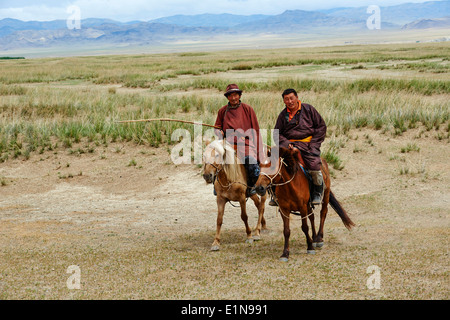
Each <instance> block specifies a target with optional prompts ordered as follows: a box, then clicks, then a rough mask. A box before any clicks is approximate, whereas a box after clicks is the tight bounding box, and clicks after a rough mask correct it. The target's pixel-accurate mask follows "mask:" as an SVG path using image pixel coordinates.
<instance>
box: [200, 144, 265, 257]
mask: <svg viewBox="0 0 450 320" xmlns="http://www.w3.org/2000/svg"><path fill="white" fill-rule="evenodd" d="M203 162H204V164H203V170H202V171H203V179H205V181H206V183H212V184H214V189H215V191H216V193H217V224H216V235H215V238H214V242H213V244H212V246H211V251H217V250H219V248H220V230H221V227H222V223H223V215H224V211H225V205H226V203H227V202H230V201H236V202H239V205H240V207H241V219H242V221H243V222H244V224H245V231H246V233H247V240H246V242H247V243H252V242H253V240H260V238H261V230H264V229H267V228H266V221H265V219H264V207H265V201H266V197H267V196H266V195H263V196H261V197H258V195H256V194H255V195H253V196H251V197H250V198H251V199H252V200H253V202H254V204H255V206H256V208H257V209H258V222H257V225H256V228H255V230H254V234H253V235H252V230H251V228H250V227H249V225H248V216H247V209H246V202H247V197H246V190H247V174H246V170H245V167H244V165H243V164H242V163H240V162H239V160H238V158H237V157H236V153H235V150H234V148H233V146H232V145H230V144H229V143H227V142H224V141H223V140H215V141H213V142H212V143H210V144H208V145H207V147H206V149H205V152H204V153H203Z"/></svg>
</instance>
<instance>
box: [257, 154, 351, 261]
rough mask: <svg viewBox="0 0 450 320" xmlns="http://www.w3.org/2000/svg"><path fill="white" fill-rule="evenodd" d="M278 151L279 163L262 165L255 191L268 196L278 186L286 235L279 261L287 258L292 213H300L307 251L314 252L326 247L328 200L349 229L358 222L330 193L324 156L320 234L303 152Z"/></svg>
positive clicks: (278, 197) (280, 208) (277, 190)
mask: <svg viewBox="0 0 450 320" xmlns="http://www.w3.org/2000/svg"><path fill="white" fill-rule="evenodd" d="M272 149H274V148H272ZM278 152H279V159H278V160H277V161H278V163H277V165H276V166H271V163H270V162H267V163H264V164H261V174H260V175H259V178H258V181H257V182H256V192H257V193H258V194H259V195H265V194H266V191H267V190H268V189H269V188H271V187H272V186H275V187H276V188H275V195H276V198H277V201H278V207H279V211H280V214H281V218H282V219H283V234H284V249H283V254H282V255H281V257H280V260H282V261H288V259H289V237H290V233H291V231H290V227H289V222H290V214H291V213H294V212H300V216H301V220H302V227H301V228H302V231H303V233H304V234H305V236H306V244H307V253H315V247H318V248H320V247H322V246H323V228H324V224H325V219H326V216H327V212H328V203H330V205H331V207H332V208H333V209H334V210H335V211H336V212H337V213H338V215H339V217H340V218H341V220H342V222H343V223H344V225H345V227H346V228H347V229H349V230H350V229H351V228H352V227H353V226H354V225H355V224H354V223H353V221H352V220H351V219H350V217H349V216H348V215H347V213H346V211H345V210H344V209H343V208H342V206H341V204H340V203H339V201H338V200H337V199H336V197H335V196H334V194H333V192H331V189H330V185H331V183H330V174H329V171H328V164H327V162H326V161H325V159H322V175H323V180H324V193H323V199H322V207H321V210H320V226H319V230H318V233H316V229H315V225H314V214H313V212H312V209H313V208H312V207H311V205H310V202H309V197H310V191H309V181H308V178H307V177H306V175H305V173H304V172H303V170H302V168H301V167H300V164H299V162H300V163H301V162H302V159H301V154H300V151H299V150H298V149H286V148H280V149H279V150H278ZM307 218H309V220H310V222H311V229H312V237H310V236H309V230H308V222H307Z"/></svg>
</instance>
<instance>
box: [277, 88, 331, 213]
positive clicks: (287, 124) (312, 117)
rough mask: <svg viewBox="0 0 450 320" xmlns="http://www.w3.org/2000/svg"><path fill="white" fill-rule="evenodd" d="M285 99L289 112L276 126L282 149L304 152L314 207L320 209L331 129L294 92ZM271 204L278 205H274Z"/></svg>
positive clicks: (279, 118) (314, 110)
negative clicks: (323, 148) (323, 147)
mask: <svg viewBox="0 0 450 320" xmlns="http://www.w3.org/2000/svg"><path fill="white" fill-rule="evenodd" d="M282 97H283V102H284V104H285V105H286V108H285V109H284V110H283V111H281V113H280V115H279V116H278V119H277V122H276V124H275V129H278V130H279V146H280V147H283V148H291V149H292V148H297V149H299V150H300V152H301V155H302V158H303V160H304V162H305V167H306V169H308V170H309V173H310V174H311V178H312V181H313V185H314V188H313V192H312V195H311V203H312V204H313V205H318V204H320V203H321V201H322V193H323V176H322V171H321V164H322V162H321V160H320V146H321V144H322V142H323V141H324V140H325V136H326V133H327V126H326V124H325V121H324V120H323V119H322V116H321V115H320V114H319V112H317V110H316V109H315V108H314V107H313V106H312V105H309V104H307V103H301V101H300V100H299V99H298V95H297V92H296V91H295V90H294V89H286V90H285V91H284V92H283V94H282ZM269 204H271V205H273V204H274V203H273V202H272V201H271V202H270V203H269ZM275 205H276V204H275Z"/></svg>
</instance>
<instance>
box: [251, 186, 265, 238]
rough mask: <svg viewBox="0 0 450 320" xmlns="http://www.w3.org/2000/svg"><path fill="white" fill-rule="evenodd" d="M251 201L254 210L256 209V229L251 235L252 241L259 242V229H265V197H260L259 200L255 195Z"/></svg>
mask: <svg viewBox="0 0 450 320" xmlns="http://www.w3.org/2000/svg"><path fill="white" fill-rule="evenodd" d="M251 199H252V200H253V202H254V203H255V206H256V208H257V209H258V222H257V224H256V228H255V230H254V233H253V240H261V229H267V227H266V220H265V219H264V207H265V200H266V196H262V197H261V200H260V199H259V198H258V196H257V195H253V196H252V197H251Z"/></svg>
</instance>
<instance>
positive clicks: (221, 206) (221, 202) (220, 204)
mask: <svg viewBox="0 0 450 320" xmlns="http://www.w3.org/2000/svg"><path fill="white" fill-rule="evenodd" d="M226 203H227V202H226V200H225V199H224V198H222V197H220V196H217V223H216V236H215V237H214V242H213V244H212V246H211V251H218V250H219V249H220V229H221V228H222V223H223V214H224V212H225V204H226Z"/></svg>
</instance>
